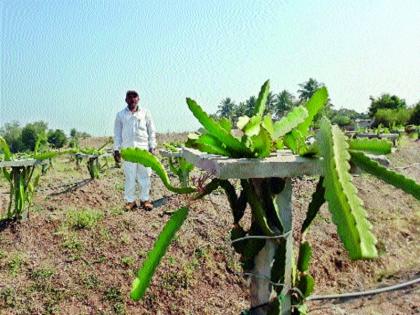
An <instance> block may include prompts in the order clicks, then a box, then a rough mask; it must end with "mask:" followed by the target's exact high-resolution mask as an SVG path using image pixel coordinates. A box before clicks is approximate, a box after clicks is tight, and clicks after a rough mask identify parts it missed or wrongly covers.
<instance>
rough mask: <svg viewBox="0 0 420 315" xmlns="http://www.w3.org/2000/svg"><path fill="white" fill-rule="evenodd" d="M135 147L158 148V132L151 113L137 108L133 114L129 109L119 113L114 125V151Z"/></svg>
mask: <svg viewBox="0 0 420 315" xmlns="http://www.w3.org/2000/svg"><path fill="white" fill-rule="evenodd" d="M127 147H135V148H142V149H146V150H148V149H154V148H156V131H155V125H154V124H153V121H152V116H151V114H150V112H149V111H148V110H147V109H145V108H139V107H137V111H136V112H134V113H133V112H131V111H130V110H129V109H128V107H126V108H124V109H123V110H122V111H120V112H118V113H117V117H116V118H115V124H114V150H116V151H119V150H120V149H121V148H127Z"/></svg>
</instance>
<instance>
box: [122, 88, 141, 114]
mask: <svg viewBox="0 0 420 315" xmlns="http://www.w3.org/2000/svg"><path fill="white" fill-rule="evenodd" d="M139 100H140V98H139V94H138V93H137V92H136V91H133V90H130V91H127V94H126V96H125V102H126V103H127V105H128V109H129V110H131V111H133V110H135V109H136V107H137V104H138V103H139Z"/></svg>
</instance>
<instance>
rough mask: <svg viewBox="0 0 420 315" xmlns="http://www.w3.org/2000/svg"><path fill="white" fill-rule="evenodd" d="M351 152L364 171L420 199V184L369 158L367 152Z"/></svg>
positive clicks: (352, 158) (354, 160) (355, 161)
mask: <svg viewBox="0 0 420 315" xmlns="http://www.w3.org/2000/svg"><path fill="white" fill-rule="evenodd" d="M350 154H351V161H352V162H353V163H354V164H356V166H358V167H359V168H361V169H362V170H363V171H365V172H368V173H370V174H372V175H374V176H375V177H377V178H379V179H381V180H383V181H384V182H386V183H388V184H391V185H393V186H395V187H397V188H400V189H402V190H403V191H405V192H406V193H408V194H410V195H412V196H414V197H415V198H416V199H418V200H420V185H419V184H417V183H416V182H415V181H414V180H412V179H409V178H407V177H405V176H403V175H401V174H398V173H396V172H394V171H392V170H389V169H387V168H385V167H383V166H382V165H380V164H379V163H378V162H376V161H373V160H371V159H369V158H368V157H367V156H366V155H365V154H363V152H356V151H351V152H350Z"/></svg>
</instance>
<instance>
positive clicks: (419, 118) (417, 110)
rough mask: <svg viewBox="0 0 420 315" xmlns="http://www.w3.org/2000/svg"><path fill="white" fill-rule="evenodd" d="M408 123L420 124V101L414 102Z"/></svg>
mask: <svg viewBox="0 0 420 315" xmlns="http://www.w3.org/2000/svg"><path fill="white" fill-rule="evenodd" d="M408 123H409V124H413V125H420V101H419V102H418V103H417V104H416V106H414V109H413V112H412V114H411V117H410V120H409V121H408Z"/></svg>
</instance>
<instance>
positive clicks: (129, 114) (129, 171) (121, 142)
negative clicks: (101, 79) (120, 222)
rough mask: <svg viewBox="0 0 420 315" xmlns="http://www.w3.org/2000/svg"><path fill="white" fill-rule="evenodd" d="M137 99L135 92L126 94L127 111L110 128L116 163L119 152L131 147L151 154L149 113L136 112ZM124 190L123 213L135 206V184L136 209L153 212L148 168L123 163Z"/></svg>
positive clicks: (152, 128) (153, 135) (152, 137)
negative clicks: (111, 128)
mask: <svg viewBox="0 0 420 315" xmlns="http://www.w3.org/2000/svg"><path fill="white" fill-rule="evenodd" d="M139 100H140V98H139V95H138V93H137V92H136V91H128V92H127V94H126V98H125V102H126V103H127V107H126V108H124V109H123V110H122V111H120V112H119V113H117V117H116V118H115V126H114V158H115V161H116V162H117V163H120V162H121V154H120V149H121V148H127V147H135V148H141V149H145V150H149V152H150V153H152V154H155V148H156V133H155V126H154V124H153V121H152V116H151V114H150V112H149V111H148V110H147V109H145V108H139V107H138V103H139ZM123 169H124V177H125V186H124V199H125V202H126V204H125V209H127V210H132V209H134V208H136V207H137V204H136V196H135V194H136V180H137V182H138V184H139V185H140V206H141V207H143V208H144V209H145V210H147V211H150V210H152V209H153V204H152V202H151V201H150V197H149V193H150V175H151V173H152V170H151V169H150V167H147V168H146V167H144V166H143V165H141V164H137V163H131V162H127V161H124V163H123Z"/></svg>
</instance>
